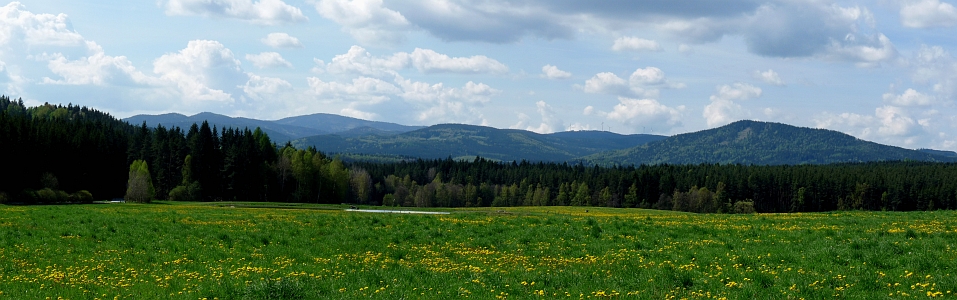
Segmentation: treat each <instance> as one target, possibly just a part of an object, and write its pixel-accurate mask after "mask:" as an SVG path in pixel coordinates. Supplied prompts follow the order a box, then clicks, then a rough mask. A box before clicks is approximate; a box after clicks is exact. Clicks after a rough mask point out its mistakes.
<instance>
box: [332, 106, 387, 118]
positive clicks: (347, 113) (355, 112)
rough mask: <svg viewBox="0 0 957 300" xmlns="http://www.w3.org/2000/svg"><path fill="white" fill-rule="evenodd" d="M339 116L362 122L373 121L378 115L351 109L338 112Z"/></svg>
mask: <svg viewBox="0 0 957 300" xmlns="http://www.w3.org/2000/svg"><path fill="white" fill-rule="evenodd" d="M339 114H340V115H343V116H347V117H353V118H356V119H363V120H375V119H377V118H378V117H379V115H378V114H376V113H371V112H365V111H361V110H358V109H355V108H352V107H347V108H343V109H342V110H340V111H339Z"/></svg>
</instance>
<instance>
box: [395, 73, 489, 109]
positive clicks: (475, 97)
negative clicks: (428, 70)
mask: <svg viewBox="0 0 957 300" xmlns="http://www.w3.org/2000/svg"><path fill="white" fill-rule="evenodd" d="M396 83H397V84H398V85H399V86H400V87H402V93H401V94H400V95H399V96H400V97H402V98H403V99H406V100H412V101H416V102H426V103H428V102H431V103H435V102H442V101H455V102H468V103H472V104H481V103H488V102H489V101H490V100H491V97H493V96H495V95H498V94H500V93H501V91H500V90H497V89H494V88H492V87H490V86H488V85H487V84H484V83H474V82H472V81H469V82H467V83H466V84H465V86H463V87H462V88H446V87H445V85H444V84H443V83H436V84H429V83H425V82H416V81H412V80H409V79H404V78H401V77H397V78H396Z"/></svg>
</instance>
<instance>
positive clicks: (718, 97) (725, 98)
mask: <svg viewBox="0 0 957 300" xmlns="http://www.w3.org/2000/svg"><path fill="white" fill-rule="evenodd" d="M757 97H761V88H759V87H755V86H753V85H750V84H746V83H735V84H733V85H722V86H719V87H718V90H717V92H716V93H715V94H714V95H711V98H710V100H711V103H710V104H708V105H707V106H705V107H704V112H703V113H702V116H704V118H705V121H706V122H707V123H708V127H717V126H721V125H725V124H728V123H731V122H734V121H737V120H740V119H742V118H747V117H749V116H750V115H751V112H750V111H749V110H747V109H745V108H744V107H742V106H741V105H740V104H738V103H737V102H736V101H744V100H748V99H752V98H757Z"/></svg>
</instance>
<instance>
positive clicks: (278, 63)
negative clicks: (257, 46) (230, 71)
mask: <svg viewBox="0 0 957 300" xmlns="http://www.w3.org/2000/svg"><path fill="white" fill-rule="evenodd" d="M246 60H248V61H249V62H251V63H253V65H254V66H256V67H257V68H260V69H265V68H275V67H286V68H292V64H291V63H289V62H288V61H286V60H285V59H283V58H282V55H279V53H276V52H263V53H259V54H246Z"/></svg>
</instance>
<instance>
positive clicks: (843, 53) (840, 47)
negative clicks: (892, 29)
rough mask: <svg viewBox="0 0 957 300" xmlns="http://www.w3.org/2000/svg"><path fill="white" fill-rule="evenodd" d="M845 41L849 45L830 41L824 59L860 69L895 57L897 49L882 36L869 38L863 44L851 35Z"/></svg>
mask: <svg viewBox="0 0 957 300" xmlns="http://www.w3.org/2000/svg"><path fill="white" fill-rule="evenodd" d="M845 40H847V41H850V43H841V42H837V41H832V42H831V45H830V46H829V47H828V51H829V53H827V54H826V55H825V57H829V58H832V59H837V60H841V61H849V62H854V63H856V64H857V65H858V66H860V67H873V66H877V65H878V64H880V63H881V62H885V61H889V60H891V59H894V58H896V57H897V48H896V47H894V44H893V43H891V40H890V39H889V38H887V37H886V36H884V35H883V34H878V35H877V37H876V38H870V39H868V40H869V41H865V42H863V43H861V42H857V41H856V40H858V38H854V37H853V36H852V35H848V38H846V39H845Z"/></svg>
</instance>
